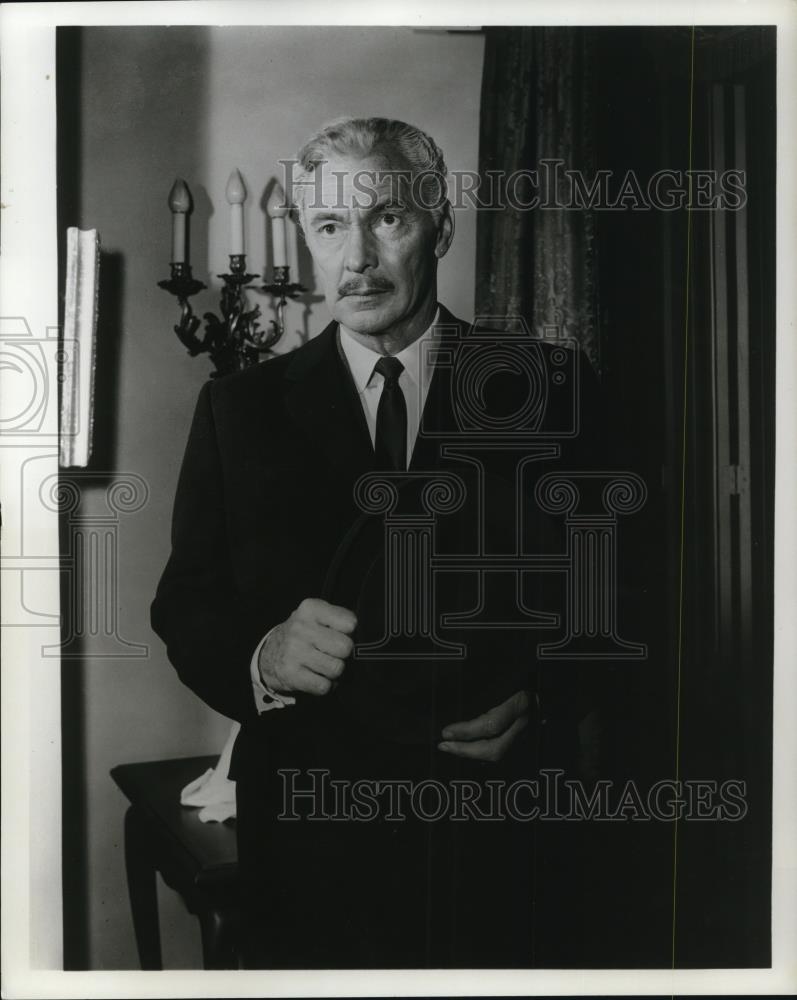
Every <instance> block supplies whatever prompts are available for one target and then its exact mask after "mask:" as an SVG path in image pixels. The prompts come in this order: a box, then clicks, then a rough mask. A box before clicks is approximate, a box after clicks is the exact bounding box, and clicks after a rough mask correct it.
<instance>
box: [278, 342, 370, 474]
mask: <svg viewBox="0 0 797 1000" xmlns="http://www.w3.org/2000/svg"><path fill="white" fill-rule="evenodd" d="M286 383H287V385H286V392H285V406H286V409H287V410H288V413H289V414H290V416H291V418H292V420H293V421H294V422H295V423H296V424H297V425H298V426H299V427H301V429H302V430H303V431H304V433H305V434H306V435H307V437H308V438H309V439H310V440H311V441H312V442H313V443H314V444H315V445H316V446H317V447H318V448H319V449H320V450H321V451H322V452H323V453H324V455H325V456H326V458H327V459H328V461H329V462H330V464H331V465H332V467H333V468H334V469H336V470H338V471H340V472H342V473H343V472H347V473H349V474H351V475H359V474H360V473H362V472H365V471H366V470H368V469H369V468H371V467H372V466H373V448H372V447H371V438H370V435H369V433H368V426H367V424H366V422H365V415H364V414H363V412H362V407H361V405H360V401H359V399H358V397H357V391H356V389H355V387H354V383H353V382H352V379H351V376H350V374H349V372H348V371H347V369H346V367H345V364H344V362H343V360H342V359H341V357H340V355H339V353H338V347H337V323H330V324H329V326H328V327H327V328H326V329H325V330H324V331H323V333H321V334H319V336H318V337H316V338H315V339H314V340H312V341H310V343H309V344H307V346H306V347H305V348H303V349H302V350H301V351H298V352H297V353H296V354H295V355H294V358H293V362H292V364H291V365H290V367H289V368H288V371H287V373H286Z"/></svg>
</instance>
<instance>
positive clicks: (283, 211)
mask: <svg viewBox="0 0 797 1000" xmlns="http://www.w3.org/2000/svg"><path fill="white" fill-rule="evenodd" d="M289 210H290V206H289V205H287V204H286V202H285V192H284V191H283V190H282V185H281V184H280V182H279V181H277V183H276V184H275V185H274V190H273V191H272V192H271V197H270V198H269V199H268V201H267V202H266V212H268V217H269V219H283V218H285V216H286V215H287V214H288V212H289Z"/></svg>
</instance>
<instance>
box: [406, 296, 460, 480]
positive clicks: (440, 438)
mask: <svg viewBox="0 0 797 1000" xmlns="http://www.w3.org/2000/svg"><path fill="white" fill-rule="evenodd" d="M437 325H438V327H442V328H443V329H442V330H441V332H440V347H441V348H445V347H446V346H448V347H449V351H448V353H449V355H450V357H452V358H453V357H454V356H455V355H454V353H453V352H454V351H455V350H456V347H457V345H458V344H459V342H460V339H461V338H462V337H463V336H464V335H465V334H466V333H467V331H468V325H467V324H466V323H464V322H463V321H462V320H459V319H457V318H456V317H455V316H453V315H452V314H451V313H450V312H449V311H448V310H447V309H446V308H445V306H440V318H439V319H438V321H437ZM451 376H452V365H450V364H437V365H435V369H434V374H433V375H432V381H431V384H430V386H429V393H428V395H427V397H426V404H425V406H424V408H423V414H422V416H421V425H420V429H419V432H418V438H417V440H416V442H415V448H414V449H413V452H412V459H411V461H410V469H411V470H412V471H418V472H420V471H427V470H432V469H435V468H438V467H439V466H440V464H441V459H440V447H441V445H442V444H443V443H444V442H445V441H446V440H447V441H449V442H450V441H451V440H456V436H457V424H456V420H455V417H454V408H453V397H452V392H453V391H454V386H453V384H452V377H451Z"/></svg>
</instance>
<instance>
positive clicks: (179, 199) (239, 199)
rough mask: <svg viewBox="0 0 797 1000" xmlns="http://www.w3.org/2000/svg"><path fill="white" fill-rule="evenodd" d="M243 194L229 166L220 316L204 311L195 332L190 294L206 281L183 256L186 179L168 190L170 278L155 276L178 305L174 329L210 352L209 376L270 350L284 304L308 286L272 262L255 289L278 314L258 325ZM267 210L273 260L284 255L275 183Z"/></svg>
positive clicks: (193, 346) (281, 205)
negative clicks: (226, 264)
mask: <svg viewBox="0 0 797 1000" xmlns="http://www.w3.org/2000/svg"><path fill="white" fill-rule="evenodd" d="M245 198H246V188H245V186H244V183H243V178H242V177H241V175H240V173H239V172H238V171H237V170H233V172H232V173H231V174H230V179H229V181H228V182H227V201H228V202H229V204H230V211H231V218H230V222H231V243H232V251H233V252H232V253H231V254H230V271H229V274H221V275H219V277H220V278H221V280H222V281H223V282H224V285H223V287H222V289H221V302H220V306H219V311H220V313H221V316H220V317H219V316H217V315H216V313H213V312H206V313H204V314H203V319H204V321H205V329H204V332H203V333H202V334H201V335H200V334H199V333H198V331H199V327H200V326H201V324H202V320H200V319H199V317H198V316H196V315H194V311H193V309H192V308H191V302H190V298H191V296H192V295H196V294H197V293H198V292H201V291H202V290H203V289H204V288H207V285H205V284H203V283H202V282H201V281H198V280H197V279H196V278H194V277H193V275H192V274H191V266H190V264H189V263H188V258H187V247H188V241H187V217H188V215H189V213H190V211H191V195H190V192H189V191H188V188H187V186H186V184H185V182H184V181H182V180H180V179H179V178H178V180H177V181H175V183H174V186H173V187H172V190H171V192H170V193H169V208H170V209H171V211H172V264H171V277H170V278H168V279H166V280H164V281H159V282H158V285H159V287H160V288H163V289H164V290H165V291H167V292H169V293H170V294H172V295H174V296H175V297H176V298H177V301H178V302H179V304H180V319H179V322H178V323H177V324H176V325H175V327H174V332H175V333H176V334H177V336H178V338H179V339H180V342H181V343H182V344H184V345H185V346H186V347H187V348H188V353H189V354H190V355H191V356H192V357H195V356H196V355H197V354H204V353H206V354H209V355H210V360H211V361H212V362H213V364H214V365H215V369H216V370H215V371H214V372H213V373H212V377H216V376H219V375H228V374H230V373H231V372H236V371H241V370H242V369H244V368H248V367H249V366H250V365H253V364H256V363H257V362H258V361H260V360H261V359H262V358H263V356H264V355H266V354H268V353H269V352H270V351H271V349H272V348H273V347H274V345H275V344H276V343H277V342H278V341H279V339H280V338H281V337H282V335H283V334H284V332H285V306H286V304H287V302H288V299H294V298H296V297H297V296H298V295H299V293H300V292H303V291H305V290H306V289H304V288H303V287H302V286H301V285H300V284H299V283H298V282H292V281H291V280H290V268H289V267H288V266H287V265H286V264H276V263H275V265H274V268H273V280H272V281H271V282H270V283H267V284H264V285H262V286H261V287H260V289H257V290H259V291H261V292H266V293H267V294H269V295H271V296H272V297H273V299H274V303H275V308H276V313H277V318H276V320H274V319H272V320H270V322H269V328H268V329H267V330H262V329H261V328H260V325H259V323H258V318H259V317H260V306H257V305H256V306H255V307H254V308H253V309H250V308H249V303H248V301H247V297H246V292H247V288H248V286H249V285H251V283H252V282H253V281H254V280H255V278H256V277H257V275H256V274H247V272H246V255H245V254H244V252H243V203H244V200H245ZM267 212H268V215H269V217H270V219H271V225H272V239H273V242H274V254H275V259H276V260H284V259H285V256H284V254H285V221H286V217H287V215H288V206H287V204H286V203H285V195H284V193H283V191H282V188H281V187H280V186H279V184H277V185H276V186H275V188H274V190H273V192H272V194H271V198H270V199H269V202H268V206H267Z"/></svg>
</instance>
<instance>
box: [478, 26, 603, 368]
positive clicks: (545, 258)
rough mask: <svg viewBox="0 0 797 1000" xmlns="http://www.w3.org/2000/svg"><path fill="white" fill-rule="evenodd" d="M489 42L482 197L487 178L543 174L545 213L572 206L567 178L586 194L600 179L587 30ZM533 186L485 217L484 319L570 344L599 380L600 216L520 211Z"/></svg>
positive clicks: (527, 31) (514, 35) (503, 36)
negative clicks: (511, 322) (510, 321)
mask: <svg viewBox="0 0 797 1000" xmlns="http://www.w3.org/2000/svg"><path fill="white" fill-rule="evenodd" d="M485 34H486V47H485V61H484V76H483V80H482V96H481V128H480V137H479V139H480V142H479V172H480V175H481V178H482V185H483V188H484V187H485V181H486V179H488V178H489V174H488V172H489V171H495V172H496V174H495V175H494V176H496V177H500V176H503V177H504V178H508V177H510V176H511V175H512V174H514V173H516V172H517V171H535V170H536V171H538V184H537V194H538V195H539V196H540V201H541V204H542V205H551V206H554V205H555V204H557V203H560V204H562V203H564V204H568V203H570V200H571V198H572V188H571V186H570V184H569V183H568V182H567V178H566V177H565V176H564V173H563V172H564V171H565V170H571V171H578V172H579V173H581V174H582V175H583V176H584V178H585V180H586V182H587V183H588V184H589V182H590V181H591V179H592V178H593V177H594V173H595V163H594V143H593V109H592V99H593V67H594V51H593V45H594V42H593V41H592V39H591V37H590V34H589V33H588V32H587V31H585V30H584V29H583V28H487V29H486V30H485ZM545 161H561V166H560V167H559V168H556V169H554V167H553V164H552V163H548V165H547V167H546V163H545ZM531 184H532V182H529V184H527V185H526V186H524V185H523V183H517V182H514V183H510V184H509V189H508V190H505V191H504V194H505V198H504V201H505V203H506V207H504V208H501V209H500V210H498V211H489V210H486V209H484V208H481V209H480V211H479V217H478V232H477V265H476V266H477V282H476V311H477V315H479V316H518V315H520V316H523V317H524V318H525V320H526V322H527V323H528V324H529V326H530V327H531V328H532V329H533V331H534V334H535V336H538V337H541V338H546V339H564V338H573V339H574V340H576V341H577V342H578V343H579V344H580V345H581V346H582V348H583V349H584V351H585V353H586V354H587V356H588V357H589V359H590V361H591V362H592V364H593V365H594V366H595V368H596V369H598V370H599V369H600V342H599V336H598V317H597V286H596V257H595V218H594V212H593V211H592V210H589V209H576V210H573V209H569V210H568V209H564V208H556V207H549V208H544V207H540V208H534V209H524V208H522V207H519V205H518V200H519V199H522V201H524V202H526V203H528V202H529V200H530V198H531V195H532V193H533V191H532V186H530V185H531ZM556 196H558V197H559V199H560V200H557V197H556ZM482 203H483V202H482Z"/></svg>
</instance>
